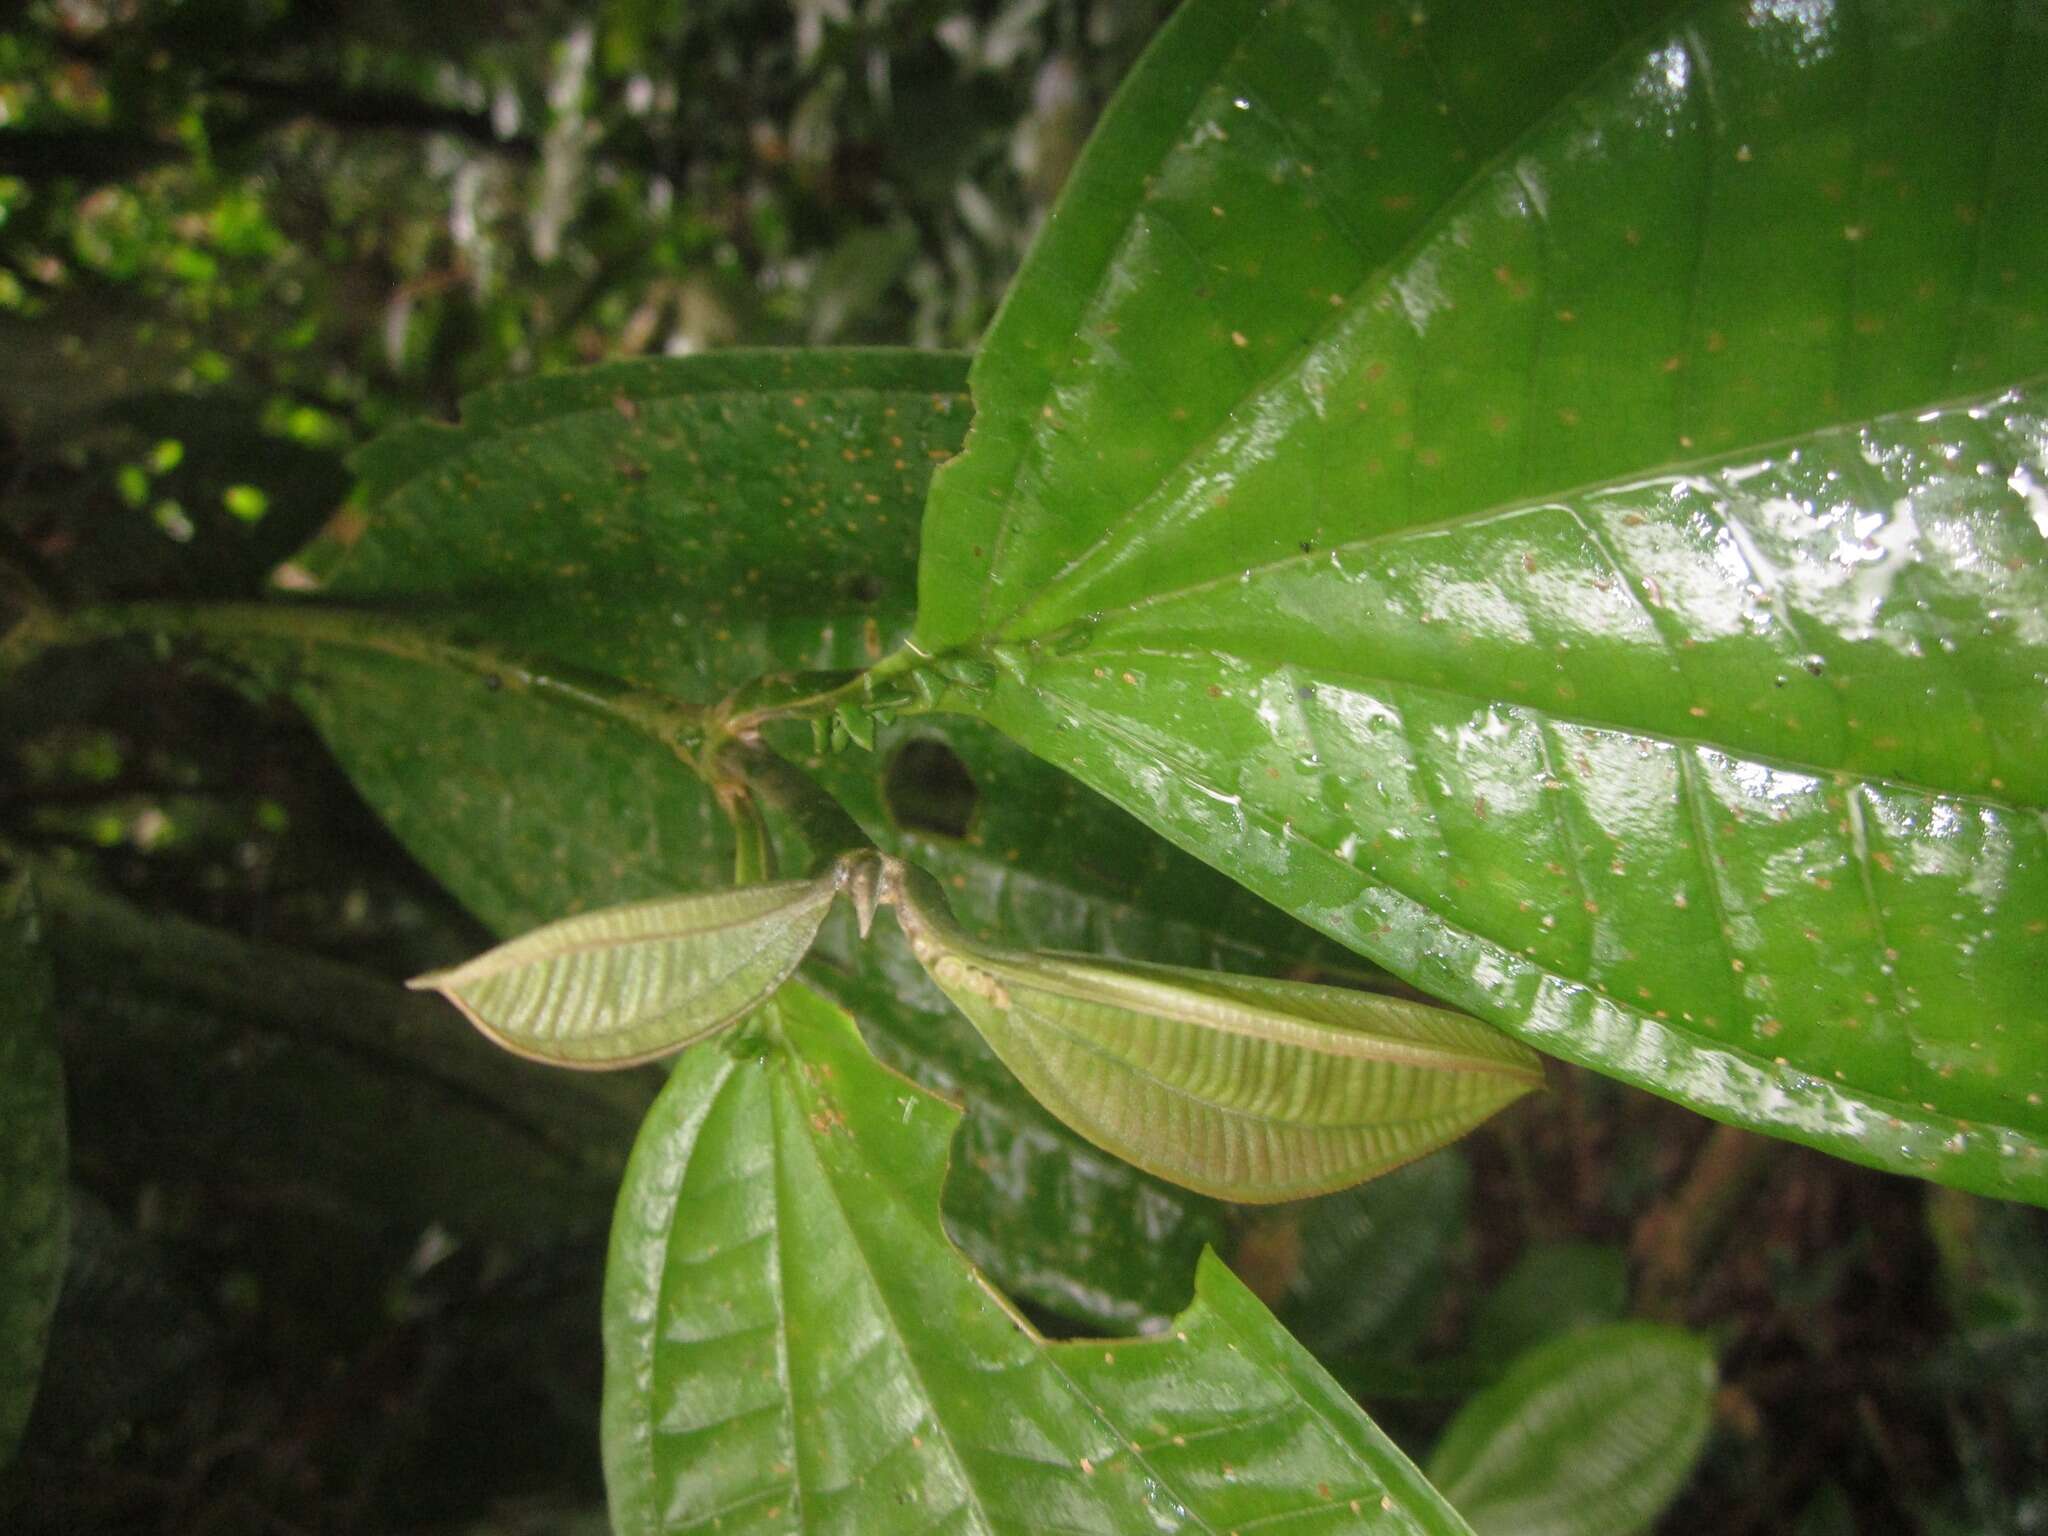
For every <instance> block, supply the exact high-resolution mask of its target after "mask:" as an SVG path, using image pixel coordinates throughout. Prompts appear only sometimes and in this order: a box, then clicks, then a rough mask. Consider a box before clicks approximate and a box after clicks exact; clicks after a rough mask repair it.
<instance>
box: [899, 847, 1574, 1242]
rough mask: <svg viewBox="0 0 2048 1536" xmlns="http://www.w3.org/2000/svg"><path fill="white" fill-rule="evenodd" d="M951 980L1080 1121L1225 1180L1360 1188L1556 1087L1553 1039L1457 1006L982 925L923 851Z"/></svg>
mask: <svg viewBox="0 0 2048 1536" xmlns="http://www.w3.org/2000/svg"><path fill="white" fill-rule="evenodd" d="M884 880H885V886H886V887H887V888H888V890H889V892H890V894H891V896H892V897H893V900H894V905H895V911H896V915H897V920H898V922H899V923H901V925H902V927H903V930H904V932H905V934H906V935H907V936H908V937H909V939H910V943H911V948H912V949H913V950H914V951H915V952H916V954H917V957H918V959H919V960H920V961H921V962H923V964H924V966H925V969H926V970H927V971H928V972H929V973H930V974H931V977H932V979H933V980H934V981H935V982H937V983H938V985H939V987H940V988H941V989H942V990H943V991H944V992H945V993H946V995H947V996H948V997H950V998H951V999H952V1000H953V1002H954V1004H955V1005H956V1006H957V1007H958V1008H959V1009H960V1011H961V1012H963V1013H965V1014H966V1015H967V1017H968V1018H969V1019H970V1020H971V1021H972V1022H973V1023H974V1025H975V1027H976V1028H977V1029H979V1030H980V1031H981V1033H982V1036H983V1038H985V1039H986V1040H987V1041H988V1042H989V1044H990V1046H991V1047H992V1048H993V1049H994V1050H995V1052H996V1054H997V1055H998V1056H999V1057H1001V1058H1002V1060H1003V1062H1004V1064H1005V1065H1007V1066H1008V1067H1009V1068H1010V1070H1011V1071H1013V1072H1015V1073H1016V1074H1017V1077H1018V1079H1019V1080H1020V1081H1021V1082H1022V1083H1023V1084H1024V1086H1025V1087H1026V1088H1028V1089H1030V1090H1031V1092H1032V1094H1033V1095H1034V1096H1035V1097H1036V1098H1037V1099H1038V1100H1039V1102H1040V1103H1042V1104H1044V1105H1045V1106H1046V1108H1048V1109H1049V1110H1051V1111H1052V1112H1053V1113H1054V1114H1055V1115H1057V1116H1058V1117H1059V1118H1060V1119H1061V1120H1063V1121H1064V1122H1065V1123H1066V1124H1067V1125H1069V1126H1071V1127H1072V1128H1073V1129H1075V1130H1076V1131H1079V1132H1080V1133H1081V1134H1082V1135H1083V1136H1085V1137H1087V1138H1088V1139H1089V1140H1090V1141H1093V1142H1095V1143H1096V1144H1097V1145H1099V1146H1101V1147H1104V1148H1105V1149H1107V1150H1109V1151H1111V1152H1114V1153H1115V1154H1116V1155H1117V1156H1119V1157H1121V1158H1125V1159H1126V1160H1128V1161H1130V1162H1132V1163H1135V1164H1137V1165H1138V1166H1139V1167H1141V1168H1143V1169H1145V1170H1146V1171H1148V1172H1150V1173H1154V1174H1157V1175H1158V1176H1159V1177H1161V1178H1165V1179H1170V1180H1172V1181H1173V1182H1174V1183H1177V1184H1183V1185H1186V1186H1187V1187H1189V1188H1191V1189H1196V1190H1200V1191H1202V1192H1204V1193H1206V1194H1211V1195H1215V1196H1217V1197H1218V1198H1221V1199H1228V1200H1236V1201H1245V1202H1264V1201H1275V1200H1293V1199H1300V1198H1303V1197H1305V1196H1309V1195H1316V1194H1323V1193H1327V1192H1328V1191H1330V1190H1334V1189H1342V1188H1344V1187H1346V1186H1347V1185H1351V1184H1356V1183H1359V1182H1361V1181H1362V1180H1365V1179H1369V1178H1371V1177H1372V1176H1373V1175H1374V1174H1377V1173H1384V1172H1386V1171H1387V1170H1388V1169H1390V1168H1395V1167H1398V1166H1400V1165H1401V1164H1403V1163H1406V1162H1410V1161H1412V1160H1414V1159H1415V1158H1418V1157H1420V1156H1422V1155H1423V1154H1424V1153H1426V1152H1430V1151H1433V1150H1435V1149H1436V1148H1437V1147H1440V1146H1442V1145H1444V1144H1445V1143H1446V1142H1449V1141H1453V1140H1455V1139H1456V1138H1457V1137H1459V1136H1462V1135H1464V1134H1465V1133H1466V1132H1467V1131H1469V1130H1471V1129H1472V1127H1473V1126H1475V1125H1477V1124H1478V1123H1479V1122H1480V1121H1482V1120H1484V1119H1485V1118H1486V1117H1487V1116H1489V1115H1491V1114H1493V1113H1494V1112H1495V1111H1497V1110H1499V1109H1502V1108H1504V1107H1505V1106H1506V1105H1508V1104H1510V1103H1512V1102H1513V1101H1514V1100H1516V1099H1518V1098H1520V1097H1521V1096H1522V1095H1523V1094H1526V1093H1528V1092H1530V1091H1531V1090H1533V1089H1535V1088H1537V1087H1540V1086H1541V1085H1542V1081H1543V1074H1542V1068H1541V1066H1540V1065H1539V1062H1538V1058H1537V1057H1536V1055H1535V1053H1533V1052H1532V1051H1530V1050H1529V1049H1528V1048H1527V1047H1525V1046H1523V1045H1521V1044H1520V1043H1518V1042H1517V1041H1515V1040H1512V1039H1510V1038H1509V1037H1508V1036H1506V1035H1503V1034H1501V1033H1500V1032H1499V1031H1497V1030H1494V1029H1491V1028H1489V1027H1488V1026H1486V1025H1484V1024H1479V1023H1476V1022H1474V1021H1472V1020H1470V1019H1464V1018H1460V1017H1458V1016H1457V1015H1455V1014H1452V1013H1447V1012H1445V1011H1444V1010H1442V1009H1439V1008H1428V1007H1424V1006H1422V1005H1420V1004H1416V1003H1410V1002H1405V1001H1402V1000H1399V999H1396V998H1390V997H1380V996H1375V995H1373V994H1371V993H1366V992H1353V991H1349V990H1346V989H1344V988H1340V987H1324V986H1317V985H1314V984H1312V983H1308V982H1295V981H1277V980H1268V979H1264V978H1259V977H1250V976H1231V975H1226V974H1224V973H1221V972H1214V971H1197V970H1188V969H1185V968H1183V967H1178V966H1163V965H1144V964H1138V963H1135V962H1122V963H1117V962H1112V961H1102V960H1091V959H1083V958H1080V957H1069V956H1062V955H1044V954H1027V953H1022V952H1019V951H1014V950H1007V949H1002V948H999V947H996V946H993V945H987V944H983V943H980V942H978V941H976V940H974V939H971V938H970V937H969V936H968V935H967V934H966V933H964V932H963V931H962V930H961V929H960V927H959V926H958V925H957V924H956V923H955V922H954V921H953V920H952V916H951V913H950V912H949V910H948V909H947V907H946V905H945V898H944V895H943V894H942V893H941V892H940V891H939V890H938V888H937V886H936V884H935V883H934V882H933V881H932V880H931V878H930V877H929V876H928V875H926V874H924V872H923V871H921V870H918V869H916V868H914V867H912V866H906V865H901V864H892V865H891V866H890V869H889V873H888V874H887V875H886V876H885V877H884Z"/></svg>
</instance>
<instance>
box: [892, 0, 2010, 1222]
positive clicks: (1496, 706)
mask: <svg viewBox="0 0 2048 1536" xmlns="http://www.w3.org/2000/svg"><path fill="white" fill-rule="evenodd" d="M1661 9H1662V10H1663V11H1664V12H1665V14H1663V15H1662V17H1661V19H1659V18H1657V17H1650V16H1635V17H1623V16H1621V15H1620V14H1618V13H1616V12H1614V11H1611V10H1608V9H1599V10H1594V9H1588V10H1587V11H1585V12H1582V13H1579V15H1578V17H1577V19H1576V20H1573V19H1571V18H1549V19H1547V20H1546V21H1545V22H1543V23H1541V24H1540V28H1539V23H1538V22H1537V21H1536V19H1535V17H1534V14H1533V13H1532V14H1531V15H1530V16H1529V17H1528V18H1526V19H1525V18H1523V17H1522V16H1520V15H1519V14H1511V13H1501V12H1498V11H1497V10H1496V9H1495V8H1490V7H1482V6H1477V5H1473V6H1456V5H1454V6H1448V7H1446V6H1438V7H1433V8H1431V9H1430V10H1429V11H1428V12H1427V13H1425V12H1421V11H1414V12H1409V11H1397V10H1394V9H1391V8H1378V7H1353V6H1345V5H1338V4H1335V3H1329V0H1310V3H1301V4H1296V5H1293V6H1289V7H1285V8H1277V9H1270V10H1261V9H1260V8H1258V7H1256V6H1253V5H1251V4H1249V3H1241V0H1201V3H1197V4H1195V5H1193V6H1191V7H1189V8H1188V9H1186V10H1185V11H1183V12H1182V13H1181V15H1180V16H1179V17H1178V18H1177V19H1176V20H1175V22H1174V23H1172V24H1171V25H1170V26H1169V28H1168V29H1167V30H1166V31H1165V32H1164V33H1163V34H1162V36H1161V39H1160V41H1159V42H1158V43H1157V44H1156V45H1155V47H1154V49H1153V51H1152V52H1151V54H1150V55H1148V58H1147V61H1146V62H1145V64H1144V65H1143V66H1142V67H1141V68H1140V70H1139V71H1138V73H1137V74H1136V75H1135V76H1134V77H1133V79H1132V80H1131V82H1130V83H1129V85H1128V86H1127V87H1126V89H1125V91H1124V93H1123V94H1122V96H1121V97H1120V98H1119V101H1118V103H1117V105H1116V107H1115V108H1114V110H1113V111H1112V113H1111V114H1110V116H1109V117H1108V118H1107V119H1106V120H1105V122H1104V124H1103V126H1102V128H1101V130H1100V131H1099V133H1098V136H1097V139H1096V141H1095V143H1094V145H1093V146H1092V148H1091V150H1090V152H1089V154H1088V156H1087V157H1086V159H1085V161H1084V163H1083V165H1082V167H1081V168H1080V169H1079V170H1078V171H1077V173H1076V178H1075V180H1074V182H1073V183H1072V184H1071V185H1070V187H1069V190H1068V192H1067V193H1066V195H1065V199H1064V202H1063V204H1062V206H1061V208H1060V210H1059V212H1058V214H1057V215H1056V217H1055V218H1054V220H1053V221H1052V223H1051V224H1050V225H1049V227H1048V229H1047V232H1046V234H1045V236H1044V237H1043V239H1042V240H1041V241H1040V243H1039V245H1038V247H1037V249H1036V251H1035V253H1034V255H1033V258H1032V260H1031V263H1030V264H1029V266H1028V267H1027V270H1026V271H1025V273H1024V274H1023V275H1022V277H1021V278H1020V279H1019V282H1018V284H1017V286H1016V288H1015V290H1014V292H1013V294H1012V296H1011V298H1010V300H1009V301H1008V304H1007V305H1006V308H1005V310H1004V312H1003V314H1002V315H1001V317H1000V318H999V320H998V322H997V324H996V326H995V327H994V329H993V330H992V332H991V334H990V337H989V340H988V343H987V345H986V347H985V348H984V350H983V351H982V353H981V354H980V355H979V357H978V359H977V361H976V365H975V369H974V373H973V387H974V392H975V397H976V403H977V410H978V415H977V425H976V430H975V434H974V438H973V441H972V444H971V446H970V449H969V451H968V452H967V453H965V454H963V455H962V456H961V457H960V458H959V459H958V460H957V461H956V462H955V463H954V464H953V465H952V466H951V467H949V468H948V469H947V470H946V471H945V472H944V473H943V474H942V475H941V476H940V477H939V478H938V480H937V481H936V482H935V484H934V487H933V496H932V506H931V514H930V517H929V519H928V522H927V530H928V538H927V543H926V550H925V554H924V560H923V565H922V568H921V572H920V584H921V585H920V593H921V604H922V607H921V612H920V617H919V622H918V632H917V638H918V642H919V644H920V646H921V648H922V649H924V650H925V651H927V652H934V653H938V652H948V651H951V652H954V653H956V655H955V657H954V658H952V659H951V661H950V663H946V664H942V668H941V670H942V671H944V670H945V666H946V665H950V674H949V675H950V676H951V677H952V679H953V684H954V686H953V689H952V692H951V694H950V696H949V700H948V702H949V703H950V704H951V705H953V706H954V707H958V708H961V709H965V710H969V711H972V712H974V713H976V714H978V715H980V716H981V717H982V718H984V719H987V720H989V721H991V722H993V723H995V724H996V725H998V726H1000V727H1001V728H1002V729H1003V730H1004V731H1006V732H1007V733H1009V734H1010V735H1012V736H1013V737H1015V738H1016V739H1017V740H1019V741H1021V742H1023V743H1025V744H1026V745H1028V746H1030V747H1031V748H1032V750H1034V751H1035V752H1037V753H1038V754H1039V755H1041V756H1042V757H1044V758H1045V759H1046V760H1048V761H1049V762H1052V763H1055V764H1058V765H1059V766H1061V767H1064V768H1067V769H1069V770H1070V771H1072V772H1074V773H1075V774H1077V775H1078V776H1080V777H1081V778H1082V779H1083V780H1085V781H1086V782H1088V783H1089V784H1091V785H1093V786H1094V787H1096V788H1097V789H1100V790H1101V791H1103V792H1104V793H1105V794H1107V795H1109V796H1110V797H1111V798H1113V799H1115V800H1117V801H1118V802H1119V803H1121V804H1123V805H1125V806H1126V807H1128V808H1129V809H1131V810H1133V811H1134V812H1136V813H1137V814H1138V815H1140V816H1141V817H1142V818H1144V819H1145V820H1146V821H1147V822H1149V823H1150V824H1151V825H1152V826H1154V827H1156V828H1157V829H1159V830H1160V831H1162V832H1164V833H1166V834H1167V835H1168V836H1169V837H1171V838H1172V839H1174V840H1175V841H1176V842H1178V843H1180V844H1181V845H1182V846H1184V847H1186V848H1189V849H1191V850H1192V851H1194V852H1196V853H1198V854H1200V855H1201V856H1202V857H1204V858H1205V859H1207V860H1209V861H1210V862H1212V863H1214V864H1216V865H1217V866H1218V867H1220V868H1222V869H1224V870H1226V871H1227V872H1229V873H1231V874H1233V875H1234V876H1236V877H1237V878H1239V879H1240V880H1242V881H1244V882H1245V883H1246V884H1247V885H1248V886H1250V887H1251V888H1252V889H1254V890H1256V891H1258V892H1259V893H1260V894H1262V895H1264V896H1266V897H1268V898H1269V899H1271V900H1273V901H1275V902H1277V903H1279V904H1281V905H1282V906H1284V907H1286V908H1287V909H1288V910H1290V911H1292V912H1294V913H1295V914H1296V915H1298V916H1300V917H1301V918H1303V919H1304V920H1305V921H1307V922H1309V923H1311V924H1313V925H1314V926H1316V927H1318V928H1320V929H1321V930H1323V931H1324V932H1326V933H1328V934H1330V935H1332V936H1334V937H1336V938H1338V939H1341V940H1342V941H1343V942H1345V943H1346V944H1348V945H1350V946H1351V947H1353V948H1354V949H1356V950H1358V951H1359V952H1360V953H1362V954H1365V955H1367V956H1369V957H1371V958H1372V959H1374V960H1376V961H1378V962H1379V963H1381V964H1384V965H1386V966H1387V967H1388V968H1389V969H1391V970H1393V971H1395V972H1396V973H1397V974H1399V975H1401V976H1403V977H1405V978H1406V979H1407V980H1409V981H1411V982H1413V983H1415V984H1416V985H1418V986H1420V987H1422V988H1424V989H1425V990H1426V991H1428V992H1430V993H1432V994H1434V995H1436V996H1438V997H1441V998H1442V999H1444V1000H1445V1001H1447V1002H1449V1003H1451V1004H1452V1005H1454V1006H1456V1007H1459V1008H1461V1009H1464V1010H1467V1011H1469V1012H1472V1013H1475V1014H1477V1015H1479V1016H1481V1017H1483V1018H1486V1019H1489V1020H1491V1021H1493V1022H1495V1023H1498V1024H1501V1025H1503V1026H1505V1027H1507V1028H1510V1029H1513V1030H1515V1031H1516V1032H1518V1033H1519V1034H1521V1035H1522V1036H1523V1038H1524V1039H1527V1040H1529V1041H1531V1042H1532V1043H1535V1044H1538V1045H1540V1046H1541V1047H1542V1048H1544V1049H1545V1050H1548V1051H1551V1052H1553V1053H1555V1054H1558V1055H1562V1056H1565V1057H1567V1058H1569V1059H1572V1060H1575V1061H1580V1062H1583V1063H1585V1064H1587V1065H1591V1066H1594V1067H1597V1068H1599V1069H1601V1070H1603V1071H1606V1072H1610V1073H1612V1074H1614V1075H1616V1076H1619V1077H1622V1078H1623V1079H1625V1080H1627V1081H1630V1082H1633V1083H1636V1084H1638V1085H1640V1086H1643V1087H1647V1088H1650V1089H1652V1090H1654V1091H1657V1092H1660V1093H1664V1094H1666V1095H1668V1096H1670V1097H1673V1098H1676V1099H1679V1100H1680V1101H1681V1102H1684V1103H1687V1104H1689V1105H1691V1106H1692V1107H1694V1108H1697V1109H1699V1110H1702V1111H1704V1112H1705V1113H1708V1114H1710V1115H1713V1116H1716V1117H1717V1118H1720V1119H1723V1120H1727V1121H1730V1122H1733V1123H1737V1124H1744V1125H1749V1126H1754V1127H1757V1128H1760V1129H1767V1130H1770V1131H1772V1132H1774V1133H1776V1134H1779V1135H1784V1136H1790V1137H1792V1138H1794V1139H1797V1140H1801V1141H1805V1142H1808V1143H1810V1144H1812V1145H1816V1146H1820V1147H1823V1148H1825V1149H1827V1150H1830V1151H1833V1152H1837V1153H1839V1154H1842V1155H1845V1156H1849V1157H1853V1158H1856V1159H1858V1160H1861V1161H1864V1162H1867V1163H1872V1164H1875V1165H1877V1166H1880V1167H1886V1168H1891V1169H1896V1170H1900V1171H1906V1172H1912V1173H1917V1174H1922V1175H1925V1176H1929V1177H1933V1178H1936V1179H1939V1180H1941V1181H1944V1182H1948V1183H1952V1184H1955V1185H1958V1186H1961V1187H1966V1188H1971V1189H1976V1190H1980V1191H1984V1192H1989V1193H1996V1194H2002V1195H2008V1196H2018V1197H2022V1198H2028V1199H2033V1200H2036V1201H2041V1200H2048V1108H2044V1103H2043V1101H2044V1096H2048V1049H2044V1048H2043V1038H2044V1037H2043V1016H2042V1013H2041V1010H2040V1004H2039V997H2038V991H2039V989H2038V986H2037V985H2036V984H2035V982H2034V980H2033V978H2036V977H2038V976H2039V975H2040V974H2042V972H2043V970H2044V968H2048V824H2044V820H2043V807H2044V805H2048V779H2044V778H2043V764H2044V763H2048V690H2044V688H2043V687H2042V685H2041V678H2042V676H2043V673H2044V668H2048V630H2043V628H2042V626H2041V624H2040V622H2039V615H2040V614H2041V613H2042V612H2044V611H2048V514H2044V512H2043V510H2042V509H2043V507H2044V506H2048V502H2044V501H2043V496H2044V494H2048V493H2044V492H2043V490H2042V486H2043V484H2044V483H2048V449H2044V446H2043V444H2044V442H2048V428H2044V426H2043V422H2044V419H2048V417H2044V412H2043V410H2042V402H2041V396H2040V393H2039V389H2038V386H2037V385H2035V384H2033V383H2031V382H2029V381H2030V380H2031V379H2032V378H2034V377H2035V376H2036V375H2039V374H2041V373H2042V371H2043V370H2044V369H2048V325H2044V323H2043V322H2044V320H2048V269H2044V267H2043V266H2042V264H2041V263H2040V262H2039V261H2038V260H2035V259H2033V256H2032V254H2031V253H2032V252H2034V251H2035V250H2037V249H2038V248H2039V246H2040V243H2041V241H2042V239H2043V238H2044V236H2048V197H2044V196H2043V195H2042V194H2041V191H2040V188H2039V185H2038V178H2036V177H2034V176H2033V175H2032V174H2031V172H2030V171H2029V170H2028V169H2027V163H2028V162H2027V153H2026V150H2025V146H2026V145H2027V144H2029V143H2031V142H2033V141H2034V140H2035V139H2036V138H2038V136H2039V134H2040V132H2041V131H2042V128H2043V125H2044V123H2048V89H2044V88H2043V86H2042V84H2041V82H2042V81H2043V80H2044V79H2048V71H2044V69H2043V68H2042V67H2041V66H2042V65H2043V64H2044V63H2048V52H2044V50H2048V33H2044V32H2043V31H2042V29H2041V28H2040V27H2039V25H2038V22H2037V20H2035V19H2033V18H2032V14H2031V12H2030V11H2028V10H2027V9H2026V8H2025V7H2022V6H2005V5H1964V4H1948V5H1941V6H1936V7H1934V8H1932V9H1931V10H1923V11H1915V12H1914V13H1912V15H1911V16H1907V15H1905V14H1903V13H1892V12H1887V11H1878V10H1866V9H1856V8H1847V7H1844V8H1832V7H1825V8H1819V9H1815V10H1813V11H1811V12H1808V11H1800V12H1798V13H1797V14H1794V13H1792V12H1790V11H1784V10H1778V9H1771V10H1757V9H1744V8H1741V7H1737V6H1734V5H1728V4H1705V3H1702V4H1696V5H1691V6H1684V7H1676V8H1672V7H1665V8H1661ZM1532 29H1540V31H1541V33H1542V35H1541V37H1540V38H1539V37H1537V36H1536V33H1535V31H1534V30H1532ZM1539 46H1540V48H1541V50H1542V54H1543V57H1544V59H1545V67H1544V68H1542V69H1531V68H1529V67H1528V65H1527V57H1528V51H1529V50H1530V49H1532V48H1536V47H1539ZM1879 102H1882V103H1884V108H1883V110H1881V111H1880V110H1876V108H1875V107H1874V105H1873V104H1875V103H1879ZM1916 103H1923V104H1924V106H1916V105H1914V104H1916Z"/></svg>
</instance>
